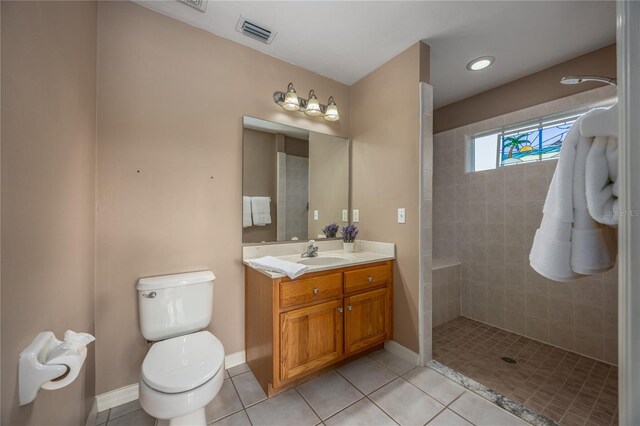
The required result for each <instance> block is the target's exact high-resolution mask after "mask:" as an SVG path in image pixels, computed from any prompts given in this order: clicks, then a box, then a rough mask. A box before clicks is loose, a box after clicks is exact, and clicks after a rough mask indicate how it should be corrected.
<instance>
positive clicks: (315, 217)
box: [313, 210, 318, 220]
mask: <svg viewBox="0 0 640 426" xmlns="http://www.w3.org/2000/svg"><path fill="white" fill-rule="evenodd" d="M313 220H318V210H314V211H313Z"/></svg>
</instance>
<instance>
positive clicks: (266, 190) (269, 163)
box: [242, 129, 278, 243]
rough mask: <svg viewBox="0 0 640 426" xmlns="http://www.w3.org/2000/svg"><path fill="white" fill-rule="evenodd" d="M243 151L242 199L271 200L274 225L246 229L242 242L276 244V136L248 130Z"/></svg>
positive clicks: (246, 130)
mask: <svg viewBox="0 0 640 426" xmlns="http://www.w3.org/2000/svg"><path fill="white" fill-rule="evenodd" d="M242 150H243V152H242V172H243V176H242V195H245V196H248V197H271V223H270V224H268V225H264V226H249V227H247V228H242V242H244V243H259V242H262V241H276V240H277V233H276V230H277V228H276V226H277V223H278V216H277V209H276V207H277V203H276V200H277V199H278V197H277V191H276V182H277V176H276V174H277V172H276V135H274V134H273V133H266V132H260V131H258V130H252V129H244V132H243V142H242Z"/></svg>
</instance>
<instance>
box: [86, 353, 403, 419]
mask: <svg viewBox="0 0 640 426" xmlns="http://www.w3.org/2000/svg"><path fill="white" fill-rule="evenodd" d="M407 350H408V349H407ZM245 360H246V356H245V352H244V351H239V352H235V353H232V354H229V355H227V356H225V357H224V366H225V368H231V367H235V366H236V365H240V364H244V362H245ZM138 394H139V389H138V384H137V383H135V384H133V385H129V386H125V387H122V388H120V389H115V390H112V391H110V392H106V393H103V394H100V395H98V396H96V403H95V404H94V405H95V406H96V414H97V413H98V412H101V411H104V410H108V409H110V408H113V407H117V406H118V405H122V404H126V403H127V402H131V401H135V400H136V399H138ZM92 409H93V407H92ZM93 419H94V421H95V415H94V418H93ZM87 422H88V420H87ZM87 425H89V423H87ZM91 426H93V423H91Z"/></svg>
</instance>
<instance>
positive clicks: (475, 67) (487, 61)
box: [467, 56, 496, 71]
mask: <svg viewBox="0 0 640 426" xmlns="http://www.w3.org/2000/svg"><path fill="white" fill-rule="evenodd" d="M495 61H496V58H494V57H493V56H481V57H479V58H476V59H474V60H473V61H471V62H469V63H468V64H467V69H468V70H469V71H480V70H483V69H485V68H487V67H489V66H491V64H493V63H494V62H495Z"/></svg>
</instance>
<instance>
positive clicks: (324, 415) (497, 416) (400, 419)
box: [96, 349, 526, 426]
mask: <svg viewBox="0 0 640 426" xmlns="http://www.w3.org/2000/svg"><path fill="white" fill-rule="evenodd" d="M227 373H228V376H229V377H228V378H227V379H225V381H224V385H223V386H222V389H221V390H220V393H219V394H218V396H217V397H216V398H215V399H214V400H213V401H212V402H211V403H210V404H209V405H208V406H207V407H206V412H207V420H208V422H209V423H213V424H214V425H253V426H257V425H274V426H275V425H277V426H288V425H291V426H305V425H308V426H314V425H318V424H325V425H328V426H334V425H367V426H373V425H397V424H400V425H425V424H429V425H435V426H454V425H460V426H470V425H487V426H502V425H505V426H507V425H526V423H525V422H523V421H522V420H520V419H519V418H517V417H514V416H513V415H511V414H509V413H507V412H506V411H504V410H502V409H501V408H499V407H498V406H496V405H494V404H492V403H490V402H489V401H487V400H485V399H483V398H481V397H480V396H478V395H476V394H474V393H472V392H469V391H467V390H466V389H465V388H463V387H461V386H459V385H458V384H456V383H454V382H453V381H451V380H449V379H448V378H446V377H444V376H442V375H441V374H439V373H437V372H435V371H434V370H432V369H430V368H415V367H414V366H413V365H411V364H410V363H408V362H406V361H404V360H402V359H400V358H398V357H396V356H394V355H392V354H391V353H389V352H387V351H385V350H384V349H382V350H380V351H377V352H374V353H372V354H371V355H368V356H364V357H361V358H359V359H356V360H354V361H352V362H351V363H349V364H346V365H344V366H342V367H340V368H338V369H336V370H333V371H330V372H328V373H325V374H323V375H322V376H320V377H318V378H316V379H314V380H311V381H309V382H306V383H304V384H301V385H300V386H298V387H296V388H293V389H290V390H288V391H286V392H283V393H281V394H280V395H277V396H275V397H273V398H270V399H267V397H266V395H265V393H264V392H263V391H262V388H260V386H259V385H258V383H257V381H256V379H255V378H254V377H253V374H252V373H251V371H249V368H248V367H247V366H246V364H243V365H239V366H237V367H233V368H230V369H229V370H228V371H227ZM98 424H102V425H107V426H114V425H132V426H133V425H135V426H137V425H141V426H147V425H149V426H151V425H153V424H154V419H153V418H152V417H151V416H149V415H148V414H146V413H145V412H144V411H142V410H141V409H140V405H139V404H138V402H137V401H134V402H130V403H128V404H124V405H121V406H119V407H115V408H112V409H111V410H108V411H104V412H101V413H99V415H98V419H97V421H96V425H98Z"/></svg>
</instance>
